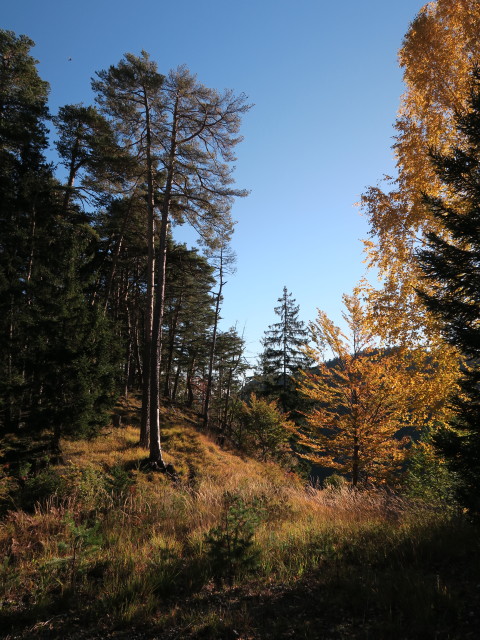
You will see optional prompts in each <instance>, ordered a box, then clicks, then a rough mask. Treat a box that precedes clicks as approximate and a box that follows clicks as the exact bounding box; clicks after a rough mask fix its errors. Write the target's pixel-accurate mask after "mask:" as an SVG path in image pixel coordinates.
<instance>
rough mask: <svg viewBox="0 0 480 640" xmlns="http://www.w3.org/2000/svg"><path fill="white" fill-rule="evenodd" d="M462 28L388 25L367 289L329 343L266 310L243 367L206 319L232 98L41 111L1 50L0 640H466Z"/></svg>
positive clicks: (236, 102) (128, 72)
mask: <svg viewBox="0 0 480 640" xmlns="http://www.w3.org/2000/svg"><path fill="white" fill-rule="evenodd" d="M479 29H480V7H479V6H478V4H477V3H476V2H474V1H473V0H458V1H455V2H451V1H450V0H437V1H436V2H431V3H429V4H427V5H425V7H423V8H422V9H421V11H420V12H419V13H418V15H417V16H416V17H415V19H414V20H413V22H412V23H411V24H410V26H409V28H408V31H407V33H406V35H405V39H404V42H403V46H402V48H401V50H400V53H399V61H400V65H401V67H402V69H403V72H404V83H405V93H404V95H403V96H402V98H401V107H400V110H399V114H398V118H397V121H396V123H395V128H396V137H395V142H394V145H393V150H394V153H395V158H396V176H395V177H394V178H386V179H385V181H384V182H383V183H382V184H380V185H377V186H375V187H368V188H366V190H365V193H364V194H363V196H362V198H361V207H362V209H363V213H364V214H365V216H366V218H367V220H368V224H369V228H370V236H369V238H368V239H366V240H365V241H364V244H365V248H366V256H367V258H366V261H367V263H368V267H369V268H370V270H371V273H372V274H373V273H375V274H376V275H378V280H377V282H376V283H374V284H373V281H374V279H375V278H374V277H373V275H372V277H371V278H370V279H368V278H365V279H363V280H361V281H360V282H359V283H358V285H357V286H356V287H355V290H354V291H353V292H351V293H348V294H343V298H342V299H343V304H344V309H345V310H344V313H343V320H342V322H341V323H340V325H339V326H337V323H336V322H334V321H333V320H332V319H331V318H330V317H329V315H328V314H327V313H326V312H325V311H323V310H321V309H318V313H317V317H316V318H315V319H311V320H310V322H309V323H306V322H304V321H302V320H301V315H300V306H299V305H298V304H296V300H295V299H294V297H293V294H292V293H291V292H290V291H289V289H288V288H287V286H284V288H283V292H282V293H281V295H280V297H278V298H277V296H278V294H279V293H280V292H279V291H272V292H267V294H266V295H267V296H268V297H269V298H271V301H272V320H274V322H272V324H270V325H269V326H268V327H266V328H265V333H264V337H263V339H262V340H261V351H260V352H259V353H258V356H257V364H256V366H255V365H253V364H252V362H251V361H250V362H249V361H248V358H247V355H246V345H245V341H244V336H243V335H242V332H241V331H239V330H238V328H237V326H232V327H228V326H227V327H225V326H224V323H223V321H222V305H223V304H224V300H225V297H226V296H227V295H228V284H229V281H230V279H232V278H234V277H235V268H236V255H235V252H234V251H233V249H232V245H231V239H232V234H233V232H234V227H235V222H236V221H235V220H234V217H233V209H234V205H235V202H236V201H237V199H239V198H245V197H246V196H247V195H248V191H247V190H246V189H245V188H238V187H237V186H236V185H235V181H234V180H235V173H234V169H235V166H234V163H235V161H236V157H235V150H236V147H237V145H239V144H240V143H241V142H242V136H241V125H242V118H243V117H244V116H245V114H247V112H248V111H249V110H250V109H251V108H252V105H251V104H250V103H249V100H248V99H247V97H246V96H245V95H244V94H242V93H235V92H234V91H231V90H223V91H219V90H217V89H215V88H209V87H207V86H206V85H204V84H202V82H201V80H200V79H199V78H197V76H196V75H195V74H194V73H193V72H191V71H190V70H189V69H188V68H187V67H186V66H179V67H177V68H175V69H173V70H167V69H160V68H159V66H158V64H157V62H156V61H155V60H153V59H152V58H151V57H150V55H149V54H148V53H147V52H146V51H141V52H140V53H139V54H134V53H125V54H124V55H123V57H122V58H121V59H120V60H119V61H118V63H117V64H115V65H112V66H110V67H109V68H107V69H103V70H97V71H95V70H93V69H92V74H93V79H92V84H91V88H92V95H93V100H92V104H88V105H87V104H66V105H64V106H62V107H60V108H59V109H58V110H57V111H56V112H55V113H50V111H49V107H48V96H49V85H48V82H47V81H46V80H44V79H43V78H41V77H40V74H39V71H38V62H37V61H36V60H35V58H34V57H33V54H32V47H33V46H34V43H33V42H32V40H30V39H29V37H28V36H26V35H19V34H16V33H14V32H12V31H8V30H0V324H1V331H0V364H1V366H0V464H1V466H0V548H1V549H2V558H3V559H2V561H1V562H0V589H1V595H0V628H2V629H3V630H4V631H2V633H4V635H3V636H2V637H5V638H9V639H10V640H13V639H14V638H18V639H20V638H22V639H23V638H24V639H26V638H50V637H52V638H78V639H80V638H97V637H101V636H103V637H112V638H113V637H117V638H121V637H124V638H130V637H132V638H135V637H137V638H142V639H145V640H146V639H147V638H157V637H158V638H160V637H162V638H192V639H193V638H211V639H212V640H214V639H220V638H243V639H244V640H247V639H250V638H252V639H253V638H272V639H273V638H288V637H297V636H298V637H300V638H312V639H313V638H332V639H333V638H339V639H342V638H365V640H366V639H367V638H379V639H381V638H385V637H392V638H398V639H399V640H400V639H406V638H445V639H454V638H458V639H461V638H462V639H463V638H475V637H477V636H476V633H478V625H479V624H480V616H479V609H478V607H479V605H480V600H479V591H478V583H479V581H480V565H479V560H480V556H479V542H478V519H479V516H480V499H479V493H478V484H479V481H480V430H479V424H480V421H479V415H480V414H479V411H480V391H479V389H480V387H479V382H480V369H479V363H480V347H479V344H480V323H479V317H480V246H479V233H480V213H479V212H480V67H479V65H480V51H479V44H478V37H477V34H478V32H479ZM243 144H248V141H245V142H243ZM377 177H378V176H372V181H374V180H376V178H377ZM242 187H243V185H242ZM245 187H248V185H245ZM181 226H189V227H191V228H192V229H193V230H194V231H195V233H196V237H197V239H198V243H197V245H196V246H195V247H192V246H189V245H188V244H186V243H183V242H179V241H178V234H177V229H178V228H179V227H181ZM314 258H315V256H312V269H313V268H314V264H313V262H314ZM258 259H259V260H261V257H258ZM367 275H368V273H367ZM305 277H306V278H307V277H308V278H310V277H311V274H306V275H305ZM251 286H252V287H254V286H255V283H254V282H252V283H251ZM338 296H339V298H340V297H341V296H342V292H339V294H338ZM275 300H277V305H275ZM321 302H322V301H321V300H319V305H320V306H321ZM275 317H276V318H275ZM275 319H276V321H275Z"/></svg>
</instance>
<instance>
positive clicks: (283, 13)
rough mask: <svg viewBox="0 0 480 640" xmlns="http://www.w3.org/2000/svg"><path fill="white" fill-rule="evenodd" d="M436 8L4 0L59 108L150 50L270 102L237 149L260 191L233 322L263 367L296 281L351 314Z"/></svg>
mask: <svg viewBox="0 0 480 640" xmlns="http://www.w3.org/2000/svg"><path fill="white" fill-rule="evenodd" d="M423 4H424V2H423V1H422V0H401V1H399V0H363V2H360V1H359V0H344V1H343V2H336V3H334V2H324V0H296V1H295V2H293V1H290V2H287V1H285V0H256V1H254V0H242V1H241V2H238V1H237V2H233V1H229V0H223V1H220V0H183V1H182V2H175V1H173V2H172V1H170V2H164V1H163V0H137V1H136V2H132V1H131V2H126V1H125V0H115V1H113V0H96V1H95V2H93V1H92V0H84V2H82V3H79V2H73V1H71V0H43V1H41V2H39V1H38V0H22V1H21V2H17V3H13V2H9V3H5V6H4V7H3V8H2V24H1V27H2V28H4V29H12V30H13V31H15V32H16V33H18V34H20V33H24V34H26V35H28V36H29V37H30V38H32V39H33V40H34V41H35V42H36V45H37V46H36V47H35V49H34V51H33V54H34V55H35V56H36V57H37V58H38V60H39V61H40V64H39V72H40V75H41V76H42V78H43V79H44V80H47V81H48V82H49V83H50V85H51V95H50V106H51V110H52V112H55V111H56V110H57V109H58V107H59V106H62V105H64V104H68V103H77V102H84V103H90V102H92V93H91V90H90V78H91V77H92V76H93V75H94V73H95V71H97V70H100V69H104V68H107V67H108V66H109V65H111V64H116V63H117V62H118V61H119V60H120V58H121V57H122V55H123V54H124V53H125V52H132V53H135V54H138V53H139V52H140V50H141V49H145V50H146V51H148V52H149V53H150V55H151V57H152V58H153V59H155V60H156V61H157V63H158V66H159V70H160V71H161V72H166V71H167V70H168V69H170V68H172V67H176V66H178V65H179V64H186V65H187V66H188V67H189V68H190V70H191V71H192V72H195V73H196V74H197V75H198V78H199V80H200V81H201V82H203V83H204V84H206V85H207V86H211V87H214V88H217V89H223V88H231V89H233V90H234V91H235V92H237V93H242V92H243V93H246V94H247V95H248V97H249V101H250V102H252V103H254V104H255V106H254V107H253V109H252V110H251V111H250V112H249V113H248V114H247V115H246V116H245V119H244V125H243V127H242V134H243V136H244V142H243V143H242V144H241V145H240V146H239V147H238V148H237V156H238V160H237V163H236V165H237V170H236V173H235V176H236V182H237V186H238V187H241V188H246V189H249V190H250V191H251V193H250V196H249V197H248V198H246V199H243V200H240V201H238V202H237V203H236V204H235V207H234V217H235V218H236V219H237V220H238V224H237V227H236V231H235V235H234V238H233V242H232V246H233V249H234V250H235V251H236V253H237V256H238V260H237V272H236V274H235V276H232V277H231V278H230V279H229V282H228V284H227V286H226V288H225V303H224V307H223V318H224V320H223V327H224V328H228V327H229V326H231V325H234V324H237V327H238V329H239V331H240V332H242V331H243V330H245V339H246V341H247V355H248V356H249V357H250V358H251V360H252V361H253V360H254V354H255V353H257V352H258V351H259V350H260V344H259V339H260V338H261V337H262V335H263V332H264V330H265V329H266V328H267V327H268V325H269V324H271V323H272V322H275V321H276V317H275V314H274V312H273V307H274V306H275V305H276V301H277V298H278V297H279V296H280V295H281V293H282V289H283V286H284V285H286V286H287V287H288V289H289V291H291V292H292V294H293V296H294V298H296V300H297V303H298V304H299V305H300V315H301V318H302V319H303V320H305V321H308V320H313V319H314V318H315V315H316V311H315V310H316V308H317V307H319V308H321V309H323V310H325V311H326V312H327V313H328V314H329V315H330V317H332V319H334V320H335V321H337V322H339V321H340V317H341V311H342V305H341V296H342V294H343V293H345V292H346V293H350V292H351V290H352V288H353V287H354V286H355V284H356V283H357V282H358V280H359V279H360V278H361V277H362V275H364V265H363V263H362V261H363V254H362V244H361V242H360V239H361V238H365V237H366V236H367V233H368V227H367V224H366V221H365V219H364V218H362V217H361V215H360V213H359V211H358V209H356V208H355V206H354V204H355V202H357V201H358V199H359V197H360V194H361V193H362V192H363V191H364V189H365V187H366V186H368V185H370V184H376V183H377V182H378V181H379V180H380V179H381V177H382V175H383V174H392V173H393V172H394V159H393V153H392V151H391V148H390V147H391V144H392V136H393V135H394V129H393V123H394V120H395V115H396V111H397V108H398V104H399V99H400V95H401V93H402V91H403V87H402V81H401V71H400V70H399V68H398V65H397V51H398V49H399V47H400V46H401V43H402V38H403V35H404V34H405V32H406V30H407V28H408V25H409V23H410V21H411V20H413V18H414V17H415V15H416V13H417V12H418V10H419V9H420V8H421V6H422V5H423ZM69 58H71V60H69ZM175 233H176V238H177V239H179V240H180V239H182V240H183V239H185V240H187V241H189V242H190V241H193V240H194V236H193V235H192V234H190V233H188V232H187V231H186V230H183V229H182V230H175Z"/></svg>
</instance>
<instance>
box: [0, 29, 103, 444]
mask: <svg viewBox="0 0 480 640" xmlns="http://www.w3.org/2000/svg"><path fill="white" fill-rule="evenodd" d="M32 46H33V42H32V41H31V40H29V39H28V38H26V37H25V36H20V37H18V38H17V37H16V36H15V35H14V34H13V33H12V32H6V31H0V66H1V69H2V75H1V79H2V82H1V83H0V160H1V161H0V228H1V237H0V294H1V295H0V323H1V331H0V334H1V336H0V362H1V366H0V426H1V428H2V431H3V432H4V433H12V432H13V433H15V434H16V435H24V436H26V438H27V439H28V440H32V439H33V438H34V437H36V436H39V435H42V434H44V435H48V437H49V438H50V440H51V441H52V442H53V447H54V449H55V451H57V452H58V446H59V439H60V436H61V435H63V434H66V433H69V434H70V435H77V436H78V435H82V434H83V435H85V434H88V435H91V434H92V432H93V431H95V429H96V427H97V426H98V425H99V424H100V423H102V422H103V421H104V420H105V416H106V413H105V409H106V408H108V407H109V406H110V405H111V402H112V400H113V395H114V394H113V387H114V381H115V365H116V361H115V357H114V354H115V349H113V348H112V346H111V344H110V342H111V341H110V336H111V334H110V327H109V326H108V323H107V322H106V321H105V319H104V318H103V317H102V316H100V315H99V314H98V313H97V311H96V310H95V309H93V308H92V307H91V306H89V305H88V304H87V299H86V297H87V294H88V287H89V284H90V281H91V278H92V264H93V259H92V258H93V257H94V255H95V252H96V246H97V244H96V243H97V238H96V235H95V233H94V232H93V231H92V228H91V225H90V219H89V217H88V216H87V215H86V214H85V213H83V212H82V211H80V210H79V209H78V208H76V207H75V206H72V207H70V208H69V211H68V212H67V210H66V207H65V206H64V203H63V202H62V197H61V192H62V189H61V186H60V185H59V183H58V182H57V181H56V180H55V179H54V177H53V175H52V169H51V167H50V166H49V165H48V164H47V162H46V160H45V158H44V155H43V154H44V149H45V148H46V146H47V139H46V128H45V120H46V118H47V116H48V112H47V108H46V100H47V92H48V86H47V84H46V83H44V82H43V81H42V80H40V78H39V77H38V74H37V71H36V67H35V65H36V61H35V60H34V59H33V58H32V57H31V56H30V55H29V49H30V48H31V47H32Z"/></svg>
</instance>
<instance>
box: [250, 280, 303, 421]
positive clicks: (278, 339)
mask: <svg viewBox="0 0 480 640" xmlns="http://www.w3.org/2000/svg"><path fill="white" fill-rule="evenodd" d="M278 302H279V303H280V304H279V306H278V307H275V309H274V310H275V313H276V314H277V315H278V316H279V317H280V321H279V322H276V323H274V324H272V325H270V326H269V328H268V330H267V331H265V335H264V338H263V340H262V346H263V347H264V350H263V352H262V353H261V354H260V362H259V374H260V379H261V381H262V384H263V387H264V391H265V392H266V394H267V395H275V396H278V397H279V398H280V399H281V403H282V405H283V408H284V409H287V408H288V407H290V405H291V404H292V403H293V402H294V399H293V396H294V393H295V382H294V380H293V377H294V375H295V373H296V372H297V371H298V370H299V369H302V368H304V367H305V366H307V364H306V363H307V358H306V357H305V355H304V353H303V351H302V349H303V347H304V346H305V344H306V342H307V335H308V333H307V330H306V328H305V325H304V323H303V322H302V321H301V320H299V319H298V313H299V309H300V307H299V306H298V305H296V304H295V300H294V299H293V298H292V294H291V293H288V291H287V288H286V287H284V288H283V294H282V297H281V298H278Z"/></svg>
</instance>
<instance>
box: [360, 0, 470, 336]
mask: <svg viewBox="0 0 480 640" xmlns="http://www.w3.org/2000/svg"><path fill="white" fill-rule="evenodd" d="M479 33H480V3H479V2H478V1H477V0H455V1H452V0H436V2H429V3H427V4H426V5H425V6H424V7H423V8H422V9H421V10H420V12H419V13H418V15H417V16H416V18H415V19H414V20H413V22H412V23H411V25H410V27H409V29H408V32H407V34H406V36H405V39H404V42H403V46H402V48H401V49H400V52H399V62H400V66H401V67H402V68H403V71H404V76H403V77H404V83H405V93H404V94H403V96H402V99H401V104H400V109H399V113H398V117H397V121H396V124H395V128H396V131H397V135H396V142H395V145H394V150H395V154H396V159H397V172H398V173H397V177H396V178H395V179H388V181H387V184H386V187H385V188H382V187H380V186H375V187H370V188H369V189H367V191H366V192H365V193H364V194H363V196H362V202H361V204H362V209H363V211H364V213H365V214H366V216H367V218H368V221H369V224H370V234H371V239H370V240H367V241H366V243H365V248H366V252H367V263H368V264H369V265H370V266H374V267H376V268H377V269H378V273H379V275H380V279H381V281H382V288H381V289H380V290H378V289H375V288H373V287H371V286H369V285H367V284H366V283H364V284H363V287H362V288H360V289H359V291H360V290H361V291H362V294H363V295H365V296H366V297H367V298H368V300H369V303H370V308H371V321H372V322H373V323H375V325H376V329H377V331H379V332H380V333H381V334H382V335H383V336H384V337H388V339H389V340H390V342H391V343H392V344H395V343H399V342H402V341H403V342H404V343H405V341H408V342H410V344H415V343H418V341H419V340H425V338H430V337H433V339H434V341H436V337H435V336H436V334H437V328H436V326H435V322H434V320H433V319H432V318H431V317H429V316H426V315H425V313H424V310H423V309H422V306H421V305H420V304H419V301H418V298H417V295H416V288H417V287H418V286H419V282H420V277H421V274H420V271H419V268H418V266H417V264H416V260H415V251H416V249H417V248H418V247H419V246H421V244H422V242H423V237H424V234H425V233H426V232H428V231H432V230H433V231H435V232H436V233H442V229H441V228H440V227H439V222H438V221H436V220H434V218H433V216H432V215H431V212H430V211H429V209H428V207H426V206H425V204H424V194H428V195H430V196H436V195H439V194H440V193H441V194H442V196H443V197H444V198H447V199H448V198H452V199H453V198H454V197H455V196H454V194H452V193H448V192H446V190H445V187H442V185H441V183H440V181H439V180H438V178H437V176H436V174H435V172H434V170H433V167H432V163H431V160H430V157H429V154H430V152H431V151H432V150H433V149H434V150H436V151H439V152H441V153H446V152H448V151H449V150H450V149H451V148H452V147H454V146H459V147H462V145H463V144H464V140H463V139H462V134H461V133H459V131H458V129H457V128H456V127H455V126H454V119H455V114H456V113H461V112H462V111H464V110H465V109H466V108H467V107H466V104H467V101H468V98H469V95H470V80H471V71H472V67H473V65H474V64H478V63H479V61H480V38H479V37H478V34H479ZM422 286H424V287H425V286H426V285H425V283H422ZM386 317H388V323H386V322H385V318H386ZM437 346H438V345H437Z"/></svg>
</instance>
